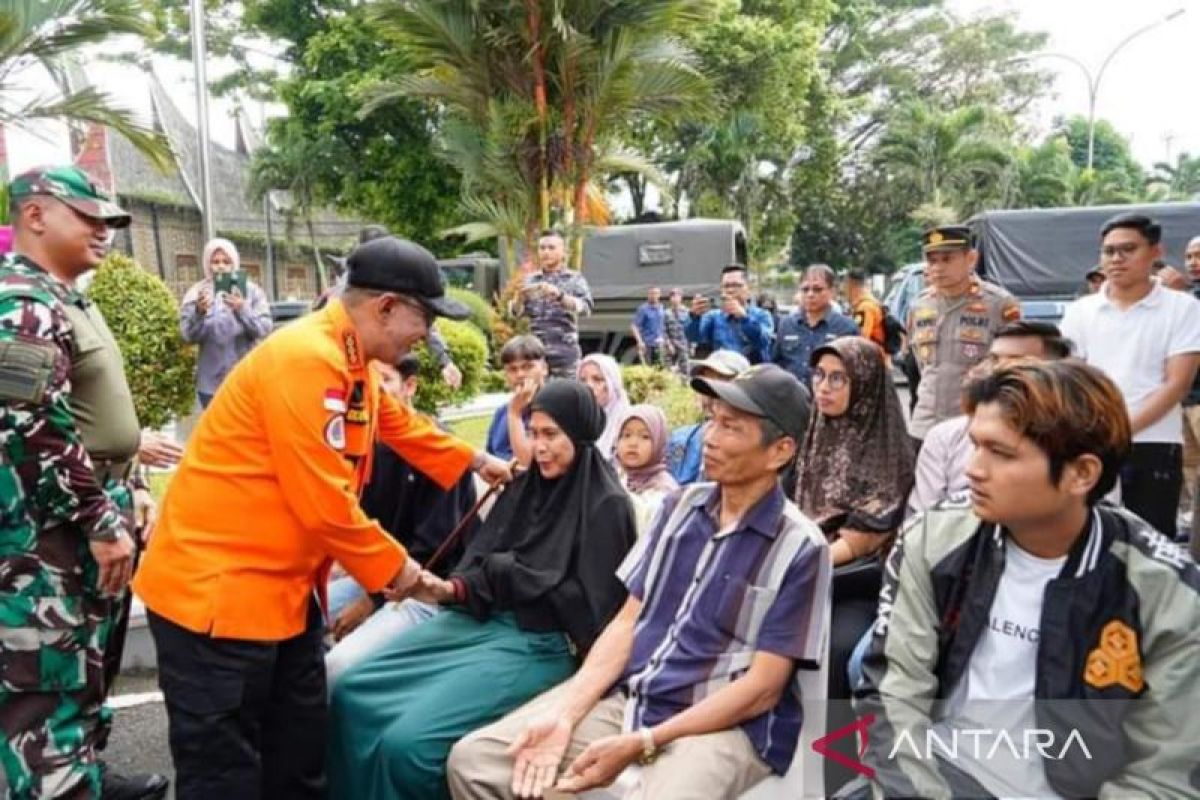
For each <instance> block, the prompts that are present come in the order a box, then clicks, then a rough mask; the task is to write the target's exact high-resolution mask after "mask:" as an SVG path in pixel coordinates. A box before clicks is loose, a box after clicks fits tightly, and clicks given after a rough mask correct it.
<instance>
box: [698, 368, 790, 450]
mask: <svg viewBox="0 0 1200 800" xmlns="http://www.w3.org/2000/svg"><path fill="white" fill-rule="evenodd" d="M692 389H693V390H695V391H697V392H699V393H700V394H703V395H707V396H709V397H714V398H716V399H718V400H724V401H725V402H726V403H729V405H731V406H733V407H734V408H736V409H738V410H739V411H744V412H746V413H747V414H753V415H754V416H756V417H763V418H765V419H769V420H771V422H774V423H775V424H776V425H778V426H779V428H780V430H782V431H783V432H784V433H785V434H787V435H788V436H791V437H792V438H793V439H795V440H796V443H797V444H799V443H800V442H802V441H803V440H804V431H805V429H806V428H808V418H809V411H810V409H811V407H812V403H811V395H810V394H809V391H808V389H807V388H806V387H805V386H804V384H802V383H801V382H800V381H799V380H798V379H797V378H796V376H795V375H793V374H792V373H790V372H788V371H787V370H785V369H783V368H782V367H780V366H779V365H777V364H759V365H757V366H754V367H751V368H750V369H748V370H746V371H745V372H743V373H741V374H740V375H738V376H737V377H736V378H734V379H733V380H731V381H722V380H712V379H710V378H692Z"/></svg>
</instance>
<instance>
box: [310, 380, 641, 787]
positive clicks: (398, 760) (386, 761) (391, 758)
mask: <svg viewBox="0 0 1200 800" xmlns="http://www.w3.org/2000/svg"><path fill="white" fill-rule="evenodd" d="M532 407H533V415H532V417H531V419H530V425H529V435H530V438H531V440H532V442H533V447H534V467H533V469H531V470H530V471H529V472H527V473H525V474H523V475H521V476H520V477H519V478H517V479H516V480H515V481H513V483H512V485H511V486H510V487H509V488H508V489H507V490H506V491H505V492H504V493H503V494H502V495H501V496H500V499H499V500H498V501H497V503H496V506H495V508H494V509H493V510H492V512H491V514H490V515H489V516H488V518H487V520H486V521H484V523H483V524H482V525H481V526H480V528H479V531H478V533H477V534H476V535H475V538H474V539H473V540H472V541H471V542H469V543H468V545H467V551H466V554H465V555H464V556H463V559H462V561H461V562H459V565H458V566H457V567H456V568H455V569H454V571H453V572H452V573H451V576H450V579H449V580H441V579H440V578H437V577H435V576H433V575H430V574H429V573H424V574H422V576H421V580H420V582H419V587H418V589H417V590H416V592H415V593H414V594H413V596H414V597H415V598H416V599H419V600H424V601H426V602H437V603H441V604H443V605H444V606H446V607H447V608H448V609H449V610H446V611H443V612H442V613H441V614H438V615H437V616H435V617H433V618H432V619H431V620H429V621H428V622H425V623H424V624H422V625H418V626H416V627H413V628H410V629H409V630H407V631H405V632H404V633H402V634H401V635H399V636H398V637H396V638H395V639H393V640H392V641H391V642H389V643H388V645H387V647H386V648H385V649H384V650H382V651H380V652H377V653H375V654H374V655H372V656H371V657H370V658H368V659H367V660H366V661H363V662H361V663H359V664H357V665H355V666H353V667H351V668H350V669H349V670H348V671H347V672H346V673H345V674H344V675H343V676H342V679H341V680H340V681H339V682H338V683H337V685H336V686H334V688H333V696H332V703H331V706H330V737H329V742H330V745H329V747H330V749H329V787H330V790H329V793H330V796H331V797H347V798H350V797H353V798H356V800H370V798H379V800H384V799H385V798H387V799H388V800H392V799H394V798H414V799H420V800H424V799H425V798H439V799H440V798H447V797H449V793H448V790H447V788H446V778H445V765H446V757H447V756H448V754H449V752H450V748H451V746H452V745H453V744H454V743H455V742H456V741H458V739H459V738H461V737H462V736H463V735H465V734H467V733H469V732H470V731H472V730H475V729H476V728H478V727H481V726H483V725H486V724H488V723H490V722H492V721H494V720H496V719H499V718H500V717H501V716H503V715H504V714H506V713H508V712H509V711H512V710H513V709H514V708H516V707H517V706H519V705H521V704H522V703H524V702H525V701H526V700H528V699H530V698H532V697H534V696H535V695H537V694H538V693H540V692H542V691H545V690H546V689H548V688H550V687H551V686H553V685H555V684H557V683H559V682H561V681H562V680H564V679H566V678H567V677H568V676H570V675H571V674H572V673H573V672H574V671H575V668H576V664H577V662H576V657H577V655H578V656H582V654H583V653H584V652H586V651H587V649H588V648H589V647H591V645H592V642H593V641H594V640H595V638H596V636H597V635H598V634H599V632H600V631H601V630H602V629H603V628H604V626H605V624H606V623H607V622H608V621H609V619H610V618H611V617H612V615H613V614H614V613H615V612H616V610H617V609H618V608H619V607H620V606H621V603H622V602H623V601H624V598H625V590H624V588H623V586H622V585H621V582H620V581H619V580H618V579H617V577H616V569H617V567H618V566H619V565H620V563H621V561H622V559H623V558H624V556H625V554H626V553H627V552H628V550H629V548H630V547H631V546H632V544H633V542H634V540H635V538H636V531H635V527H634V518H633V509H632V508H631V506H630V502H629V497H628V495H627V494H626V493H625V491H624V489H622V488H621V485H620V482H619V481H618V480H617V476H616V474H615V473H614V472H613V470H612V467H610V466H609V465H608V464H607V463H606V461H605V460H604V459H603V458H601V456H600V454H599V452H598V451H597V449H596V446H595V441H596V438H597V437H598V436H599V435H600V433H601V432H602V431H603V430H604V412H603V411H601V409H600V406H599V405H597V403H596V401H595V399H594V398H593V396H592V394H591V392H589V391H588V389H587V388H585V387H584V386H583V385H582V384H580V383H576V382H575V381H561V380H558V381H550V382H549V383H548V384H546V386H545V388H543V389H542V390H541V391H539V392H538V394H537V395H536V396H535V397H534V399H533V406H532Z"/></svg>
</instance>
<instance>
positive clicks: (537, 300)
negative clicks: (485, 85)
mask: <svg viewBox="0 0 1200 800" xmlns="http://www.w3.org/2000/svg"><path fill="white" fill-rule="evenodd" d="M537 283H548V284H550V285H551V286H554V287H556V288H558V289H560V290H561V291H562V292H563V294H566V295H569V296H571V297H574V298H575V299H576V300H578V301H580V302H581V303H582V305H583V309H582V312H581V313H583V314H585V315H586V314H591V313H592V308H593V306H594V301H593V300H592V290H591V288H589V287H588V282H587V279H586V278H584V277H583V275H581V274H580V273H578V272H574V271H573V270H568V269H560V270H558V271H556V272H552V273H545V272H541V271H538V272H533V273H531V274H530V275H529V276H528V277H527V278H526V279H525V285H526V286H532V285H534V284H537ZM524 314H525V315H526V316H528V317H529V329H530V332H531V333H533V335H534V336H536V337H538V338H539V339H541V340H542V344H544V345H546V346H547V347H553V346H556V345H558V344H560V343H564V344H570V345H574V344H577V343H578V342H579V332H578V331H579V327H578V323H577V322H576V319H577V317H578V316H579V315H578V314H577V313H576V312H574V311H570V310H568V309H567V308H566V306H564V305H563V304H562V302H561V301H559V300H552V299H550V298H549V297H541V296H535V297H530V298H528V299H526V300H525V301H524Z"/></svg>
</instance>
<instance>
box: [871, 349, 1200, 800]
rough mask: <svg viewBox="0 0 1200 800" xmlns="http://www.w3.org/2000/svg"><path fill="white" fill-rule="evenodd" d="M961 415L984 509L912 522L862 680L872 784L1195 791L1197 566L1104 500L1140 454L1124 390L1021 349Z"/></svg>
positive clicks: (973, 792) (893, 559)
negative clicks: (1126, 463) (1020, 357)
mask: <svg viewBox="0 0 1200 800" xmlns="http://www.w3.org/2000/svg"><path fill="white" fill-rule="evenodd" d="M967 410H968V413H969V414H970V415H971V424H970V437H971V440H972V441H973V442H974V444H975V452H974V454H973V455H972V457H971V460H970V462H969V465H968V468H967V476H968V479H969V481H970V493H971V502H970V505H963V506H961V507H957V508H949V507H943V508H941V509H936V510H933V511H930V512H928V513H927V514H924V515H923V516H919V517H917V518H916V519H915V520H914V521H913V522H912V523H911V524H910V525H909V526H908V527H907V528H906V529H905V531H904V533H903V535H902V537H901V538H900V540H899V542H898V543H897V545H896V547H895V549H894V550H893V551H892V554H891V556H890V557H889V560H888V565H887V570H886V573H885V579H884V586H883V588H882V590H881V592H880V597H879V616H878V619H877V620H876V623H875V627H874V630H873V636H872V642H871V647H870V649H869V651H868V653H867V657H866V661H865V663H864V679H863V681H862V682H861V683H860V684H859V685H858V687H856V691H855V695H856V702H855V710H856V712H857V713H858V715H859V717H860V721H861V722H862V723H864V724H866V725H867V730H868V737H867V739H868V744H867V750H866V753H865V755H864V757H863V761H864V763H865V765H866V767H868V768H869V769H870V770H871V771H873V776H874V777H873V780H874V782H875V783H876V788H877V789H879V790H881V791H882V793H883V794H884V795H885V796H910V797H911V796H917V797H951V796H954V797H993V796H998V797H1048V796H1054V797H1058V796H1064V797H1097V796H1099V797H1130V796H1139V797H1188V796H1194V795H1195V793H1196V783H1195V781H1196V775H1197V764H1198V763H1200V762H1198V761H1197V756H1196V744H1195V743H1196V742H1197V741H1200V717H1197V715H1196V713H1195V711H1194V709H1195V708H1196V704H1197V701H1198V700H1200V680H1198V678H1200V661H1197V659H1196V653H1197V652H1200V572H1198V571H1197V568H1196V565H1195V564H1194V563H1193V562H1192V561H1191V559H1190V558H1189V557H1188V556H1187V554H1186V553H1184V552H1183V550H1182V549H1181V548H1180V547H1178V546H1177V545H1175V544H1173V543H1172V542H1171V541H1169V540H1168V539H1166V538H1165V537H1164V536H1162V535H1161V534H1159V533H1158V532H1156V531H1155V530H1153V529H1152V528H1151V527H1150V525H1149V524H1147V523H1146V522H1145V521H1143V520H1141V519H1139V518H1138V517H1136V516H1134V515H1132V514H1130V513H1128V512H1126V511H1124V510H1122V509H1117V508H1112V507H1109V506H1107V505H1102V504H1099V501H1100V498H1102V497H1103V496H1104V495H1105V494H1107V493H1108V492H1109V491H1110V490H1111V489H1112V487H1113V485H1114V483H1115V482H1116V480H1117V474H1118V470H1119V469H1120V467H1121V463H1122V461H1123V460H1124V459H1125V457H1126V456H1127V455H1128V453H1129V449H1130V423H1129V417H1128V414H1127V412H1126V410H1125V404H1124V401H1123V400H1122V397H1121V393H1120V391H1119V390H1118V389H1117V387H1116V386H1115V385H1114V384H1113V383H1112V381H1110V380H1109V379H1108V378H1106V377H1105V376H1104V375H1103V374H1102V373H1101V372H1099V371H1098V370H1096V369H1094V368H1092V367H1089V366H1086V365H1084V364H1081V363H1078V362H1072V361H1056V362H1037V363H1034V362H1021V363H1014V364H1011V365H1008V366H1005V367H1002V368H1000V369H998V370H996V371H995V372H993V373H991V374H989V375H987V376H985V377H982V378H980V379H978V380H976V381H973V382H972V383H971V384H970V385H969V387H968V389H967ZM1043 644H1044V645H1045V646H1043Z"/></svg>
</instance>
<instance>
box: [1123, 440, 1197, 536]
mask: <svg viewBox="0 0 1200 800" xmlns="http://www.w3.org/2000/svg"><path fill="white" fill-rule="evenodd" d="M1182 491H1183V445H1179V444H1168V443H1166V442H1136V443H1134V445H1133V450H1132V451H1131V452H1130V454H1129V459H1128V460H1127V461H1126V462H1125V465H1124V466H1122V467H1121V502H1122V503H1123V504H1124V505H1125V507H1126V508H1128V509H1129V510H1130V511H1132V512H1133V513H1135V514H1137V515H1138V516H1139V517H1141V518H1142V519H1144V520H1146V522H1149V523H1150V524H1151V525H1153V526H1154V527H1155V528H1156V529H1157V530H1158V531H1159V532H1160V533H1163V534H1166V535H1167V536H1168V537H1169V538H1171V539H1174V538H1175V536H1176V533H1177V531H1176V522H1175V514H1176V509H1178V508H1179V493H1180V492H1182Z"/></svg>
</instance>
